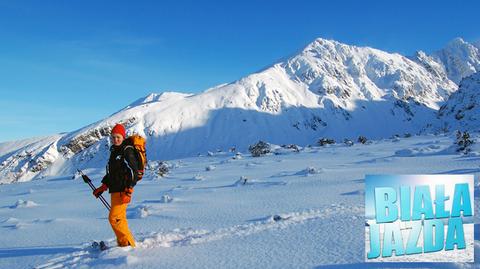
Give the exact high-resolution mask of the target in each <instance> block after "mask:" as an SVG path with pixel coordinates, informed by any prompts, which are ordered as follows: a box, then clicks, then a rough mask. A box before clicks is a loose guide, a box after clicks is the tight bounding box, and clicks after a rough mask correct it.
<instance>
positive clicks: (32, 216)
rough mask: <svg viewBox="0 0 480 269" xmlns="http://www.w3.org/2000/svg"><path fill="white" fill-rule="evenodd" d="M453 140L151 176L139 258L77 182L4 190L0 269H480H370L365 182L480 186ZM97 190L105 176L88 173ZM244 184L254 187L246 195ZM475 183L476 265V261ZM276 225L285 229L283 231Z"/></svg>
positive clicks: (474, 162)
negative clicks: (390, 179) (418, 177)
mask: <svg viewBox="0 0 480 269" xmlns="http://www.w3.org/2000/svg"><path fill="white" fill-rule="evenodd" d="M453 139H454V137H453V135H439V136H433V135H424V136H413V137H410V138H396V139H383V140H379V141H373V143H371V144H368V145H362V144H355V145H354V146H351V147H349V146H346V145H343V144H337V145H332V146H326V147H311V148H303V149H301V151H300V152H299V153H296V152H288V151H287V150H284V151H282V154H279V155H269V156H265V157H257V158H254V157H251V156H250V155H249V154H247V153H244V154H243V156H242V157H241V158H235V159H233V158H232V157H233V156H234V154H233V153H230V152H228V153H227V152H223V153H214V154H210V155H212V156H208V155H207V154H205V156H200V157H191V158H184V159H176V160H171V161H169V163H170V164H171V165H172V166H173V168H172V169H171V171H170V174H169V175H168V176H167V177H166V178H158V177H156V176H155V175H154V174H153V173H150V174H147V176H146V178H144V180H143V181H141V182H140V183H139V184H138V185H137V187H136V188H135V193H134V196H133V201H132V203H131V204H130V206H129V208H128V212H127V214H128V216H129V225H130V228H131V230H132V231H133V233H134V236H135V237H136V239H137V241H138V247H137V248H135V249H130V248H124V249H120V248H111V249H109V250H107V251H104V252H101V253H100V252H97V251H94V250H92V249H90V248H89V245H90V243H91V241H92V240H106V241H108V243H109V244H110V245H114V243H113V242H114V235H113V232H112V231H111V228H110V225H109V223H108V220H107V210H105V208H103V206H102V204H101V203H100V201H98V200H95V199H94V197H93V196H92V195H91V190H90V188H89V187H88V186H87V185H86V184H85V183H83V181H82V180H81V179H78V178H77V179H76V180H72V177H71V175H65V176H61V177H48V178H45V179H39V180H33V181H30V182H23V183H15V184H8V185H0V231H1V235H2V237H1V238H2V239H1V240H0V268H32V267H36V268H61V267H67V268H71V267H79V268H87V267H93V268H132V267H134V268H316V267H319V268H362V267H369V268H370V267H373V268H388V267H395V268H397V267H405V268H412V267H421V268H478V264H472V263H470V264H452V263H438V264H435V263H414V264H410V263H409V264H404V263H367V264H365V263H364V259H365V258H364V257H365V253H364V252H365V242H364V240H365V236H364V233H365V223H364V222H365V220H364V177H365V175H366V174H436V173H442V174H445V173H448V174H474V175H475V178H476V180H478V175H479V174H480V168H479V165H480V154H479V151H478V149H477V148H475V149H474V151H473V152H472V153H470V154H469V155H459V154H456V153H454V152H453V151H452V150H451V145H452V144H453ZM85 172H86V173H87V174H88V175H90V177H91V178H93V179H94V184H95V185H98V184H99V180H100V178H101V176H102V175H103V174H102V173H103V169H92V170H86V171H85ZM241 177H243V178H242V179H244V178H245V177H246V178H247V181H246V184H243V182H244V180H240V179H241ZM478 192H480V186H479V185H478V181H477V182H476V189H475V194H476V199H475V215H476V219H475V224H474V226H475V234H474V238H475V244H474V245H475V260H476V261H477V263H478V262H479V261H480V227H479V224H480V222H479V221H478V213H479V206H480V201H479V199H478ZM275 215H279V216H280V220H277V219H278V217H275V218H274V216H275Z"/></svg>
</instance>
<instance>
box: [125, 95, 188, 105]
mask: <svg viewBox="0 0 480 269" xmlns="http://www.w3.org/2000/svg"><path fill="white" fill-rule="evenodd" d="M190 95H192V94H189V93H180V92H171V91H166V92H162V93H150V94H148V95H147V96H145V97H142V98H139V99H137V100H136V101H135V102H133V103H131V104H129V105H128V106H126V107H125V108H124V109H128V108H131V107H135V106H138V105H142V104H148V103H153V102H162V101H167V100H177V99H181V98H184V97H187V96H190Z"/></svg>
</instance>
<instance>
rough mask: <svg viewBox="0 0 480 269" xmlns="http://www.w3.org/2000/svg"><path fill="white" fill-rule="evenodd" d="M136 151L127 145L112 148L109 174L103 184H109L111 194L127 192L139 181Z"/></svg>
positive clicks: (104, 178)
mask: <svg viewBox="0 0 480 269" xmlns="http://www.w3.org/2000/svg"><path fill="white" fill-rule="evenodd" d="M136 154H137V153H136V152H135V149H134V148H133V147H132V146H130V145H126V144H125V141H124V143H122V144H121V145H120V146H115V145H112V146H111V147H110V158H109V160H108V164H107V168H106V170H107V174H106V175H105V176H104V177H103V179H102V183H105V184H107V186H108V189H109V191H108V192H109V193H112V192H122V191H125V188H126V187H133V186H135V184H137V180H138V161H137V157H136Z"/></svg>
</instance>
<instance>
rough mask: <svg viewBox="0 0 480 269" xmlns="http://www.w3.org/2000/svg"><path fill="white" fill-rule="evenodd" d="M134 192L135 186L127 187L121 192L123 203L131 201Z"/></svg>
mask: <svg viewBox="0 0 480 269" xmlns="http://www.w3.org/2000/svg"><path fill="white" fill-rule="evenodd" d="M132 193H133V188H132V187H130V188H125V191H124V192H121V193H120V197H121V198H122V203H124V204H128V203H130V200H132Z"/></svg>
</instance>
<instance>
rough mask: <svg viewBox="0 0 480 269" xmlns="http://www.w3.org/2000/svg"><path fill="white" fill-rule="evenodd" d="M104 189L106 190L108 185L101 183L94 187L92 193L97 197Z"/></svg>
mask: <svg viewBox="0 0 480 269" xmlns="http://www.w3.org/2000/svg"><path fill="white" fill-rule="evenodd" d="M106 190H108V186H107V184H105V183H103V184H102V186H100V187H98V188H96V189H95V190H94V191H93V195H94V196H95V197H97V198H98V197H100V195H102V193H103V192H104V191H106Z"/></svg>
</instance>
